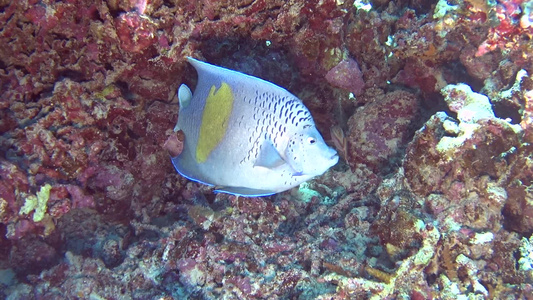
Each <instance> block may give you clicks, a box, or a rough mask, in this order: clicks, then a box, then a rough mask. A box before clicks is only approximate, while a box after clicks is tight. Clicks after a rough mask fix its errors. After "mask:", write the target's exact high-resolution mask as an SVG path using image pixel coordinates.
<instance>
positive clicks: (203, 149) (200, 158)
mask: <svg viewBox="0 0 533 300" xmlns="http://www.w3.org/2000/svg"><path fill="white" fill-rule="evenodd" d="M232 108H233V93H232V91H231V88H230V86H229V85H228V84H227V83H225V82H222V84H221V85H220V88H219V89H218V90H217V89H216V87H215V86H214V85H213V86H211V90H210V91H209V95H208V96H207V99H206V101H205V107H204V112H203V114H202V125H200V135H199V136H198V144H197V145H196V161H197V162H198V163H203V162H205V161H206V160H207V157H208V156H209V154H210V153H211V151H213V149H215V147H216V146H217V145H218V144H219V143H220V141H222V138H224V135H225V134H226V130H227V129H228V123H229V117H230V114H231V110H232Z"/></svg>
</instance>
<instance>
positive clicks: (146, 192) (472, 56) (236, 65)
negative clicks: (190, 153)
mask: <svg viewBox="0 0 533 300" xmlns="http://www.w3.org/2000/svg"><path fill="white" fill-rule="evenodd" d="M532 11H533V1H531V0H508V1H503V0H496V1H485V0H472V1H464V0H447V1H445V0H438V1H437V0H435V1H420V0H409V1H407V0H401V1H387V0H372V1H354V0H292V1H281V0H274V1H264V0H228V1H207V0H201V1H184V0H165V1H162V0H154V1H151V0H150V1H148V0H101V1H90V0H69V1H54V0H43V1H36V0H22V1H5V0H4V1H0V22H1V23H2V27H1V28H0V45H2V46H1V47H0V82H1V85H0V99H1V100H0V298H6V299H71V298H72V299H74V298H75V299H102V298H105V299H117V298H118V299H156V298H157V299H221V298H226V299H296V298H298V299H393V298H394V299H407V298H412V299H485V298H491V299H528V297H529V298H530V297H531V295H532V294H533V276H532V272H531V253H532V250H531V249H532V246H531V244H532V240H531V239H532V237H531V235H532V234H533V189H532V185H533V162H532V158H533V146H532V144H533V80H531V74H533V73H532V72H533V69H532V66H533V55H532V53H533V49H532V45H533V44H532V43H531V38H532V34H533V26H532V24H531V23H532V19H533V17H532ZM186 56H193V57H195V58H199V59H202V60H206V61H208V62H210V63H214V64H217V65H222V66H224V67H228V68H231V69H236V70H239V71H242V72H245V73H249V74H251V75H254V76H258V77H260V78H264V79H266V80H269V81H272V82H274V83H276V84H278V85H280V86H283V87H285V88H287V89H288V90H289V91H291V92H292V93H294V94H295V95H297V96H298V97H299V98H300V99H302V100H303V101H304V103H305V105H306V106H307V107H308V108H309V109H310V111H311V113H312V115H313V117H314V119H315V123H316V124H317V128H318V129H319V130H320V131H321V132H322V133H323V135H324V137H325V139H326V140H331V142H332V145H333V144H335V145H337V147H339V148H341V149H339V151H340V152H341V153H343V155H344V160H343V161H341V162H340V163H339V164H338V165H337V166H336V167H334V168H332V169H331V170H330V171H328V172H327V173H326V174H324V175H323V176H321V177H319V178H316V179H315V180H313V181H311V182H309V183H308V184H306V185H304V186H301V187H300V188H295V189H293V190H291V191H287V192H285V193H281V194H278V195H274V196H270V197H263V198H242V197H235V196H229V195H222V194H213V193H212V188H209V187H206V186H202V185H198V184H196V183H193V182H190V181H188V180H187V179H185V178H182V177H180V176H179V175H178V174H176V173H175V172H174V170H173V167H172V165H171V163H170V156H175V155H176V154H177V153H180V151H181V149H182V147H183V138H184V137H183V135H182V134H180V133H179V132H177V133H175V132H174V131H173V128H174V125H175V124H176V120H177V118H178V116H177V114H178V101H177V98H176V90H177V88H178V86H179V85H180V84H181V83H186V84H187V85H189V86H191V87H194V84H195V75H194V71H193V70H192V69H191V67H189V66H188V65H187V64H186V63H185V57H186ZM331 128H333V129H332V130H330V129H331ZM330 132H331V134H330ZM330 135H331V136H330Z"/></svg>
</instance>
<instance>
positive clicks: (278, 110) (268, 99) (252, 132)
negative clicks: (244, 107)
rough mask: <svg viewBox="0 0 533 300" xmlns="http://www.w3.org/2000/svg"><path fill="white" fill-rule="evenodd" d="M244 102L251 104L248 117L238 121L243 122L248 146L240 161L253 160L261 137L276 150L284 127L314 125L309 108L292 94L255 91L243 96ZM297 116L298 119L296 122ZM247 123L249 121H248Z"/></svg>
mask: <svg viewBox="0 0 533 300" xmlns="http://www.w3.org/2000/svg"><path fill="white" fill-rule="evenodd" d="M243 100H244V101H245V102H247V103H249V104H250V105H252V106H253V113H252V116H251V117H252V118H251V120H249V119H247V117H246V116H241V117H240V119H239V124H240V125H241V126H242V125H243V124H247V125H248V126H242V127H247V129H248V134H249V138H248V141H249V145H250V149H249V150H248V153H247V155H246V157H244V158H243V159H242V160H241V163H246V162H248V161H250V160H255V159H256V158H257V157H258V154H259V151H260V150H261V149H260V147H261V145H262V144H263V141H264V140H265V139H268V140H270V141H272V143H273V144H274V147H276V149H280V147H281V145H280V142H281V138H282V137H284V136H285V135H286V134H287V128H288V127H294V128H295V130H296V127H297V126H298V124H299V123H302V122H308V123H310V124H311V126H312V125H313V124H314V123H313V119H312V117H311V113H309V110H307V108H306V107H305V106H304V105H303V103H302V102H301V101H300V100H299V99H297V98H294V97H290V96H283V97H282V96H279V95H277V94H272V93H266V92H264V93H259V92H258V91H256V93H255V97H245V98H244V99H243ZM297 118H298V120H299V121H297ZM250 122H251V124H250Z"/></svg>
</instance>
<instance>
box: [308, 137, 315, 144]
mask: <svg viewBox="0 0 533 300" xmlns="http://www.w3.org/2000/svg"><path fill="white" fill-rule="evenodd" d="M307 143H308V144H309V145H313V144H314V143H316V139H315V138H314V137H308V138H307Z"/></svg>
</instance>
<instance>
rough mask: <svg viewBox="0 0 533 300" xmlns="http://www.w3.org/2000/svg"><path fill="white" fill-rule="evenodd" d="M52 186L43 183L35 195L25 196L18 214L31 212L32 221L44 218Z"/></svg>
mask: <svg viewBox="0 0 533 300" xmlns="http://www.w3.org/2000/svg"><path fill="white" fill-rule="evenodd" d="M51 189H52V186H51V185H49V184H45V185H44V186H42V187H41V189H40V190H39V191H38V192H37V195H36V196H34V195H30V196H28V197H27V198H26V201H25V202H24V206H22V207H21V208H20V211H19V215H27V214H30V213H31V212H33V221H34V222H40V221H41V220H42V219H43V218H44V214H45V213H46V210H47V208H48V207H47V204H48V199H50V190H51Z"/></svg>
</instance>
